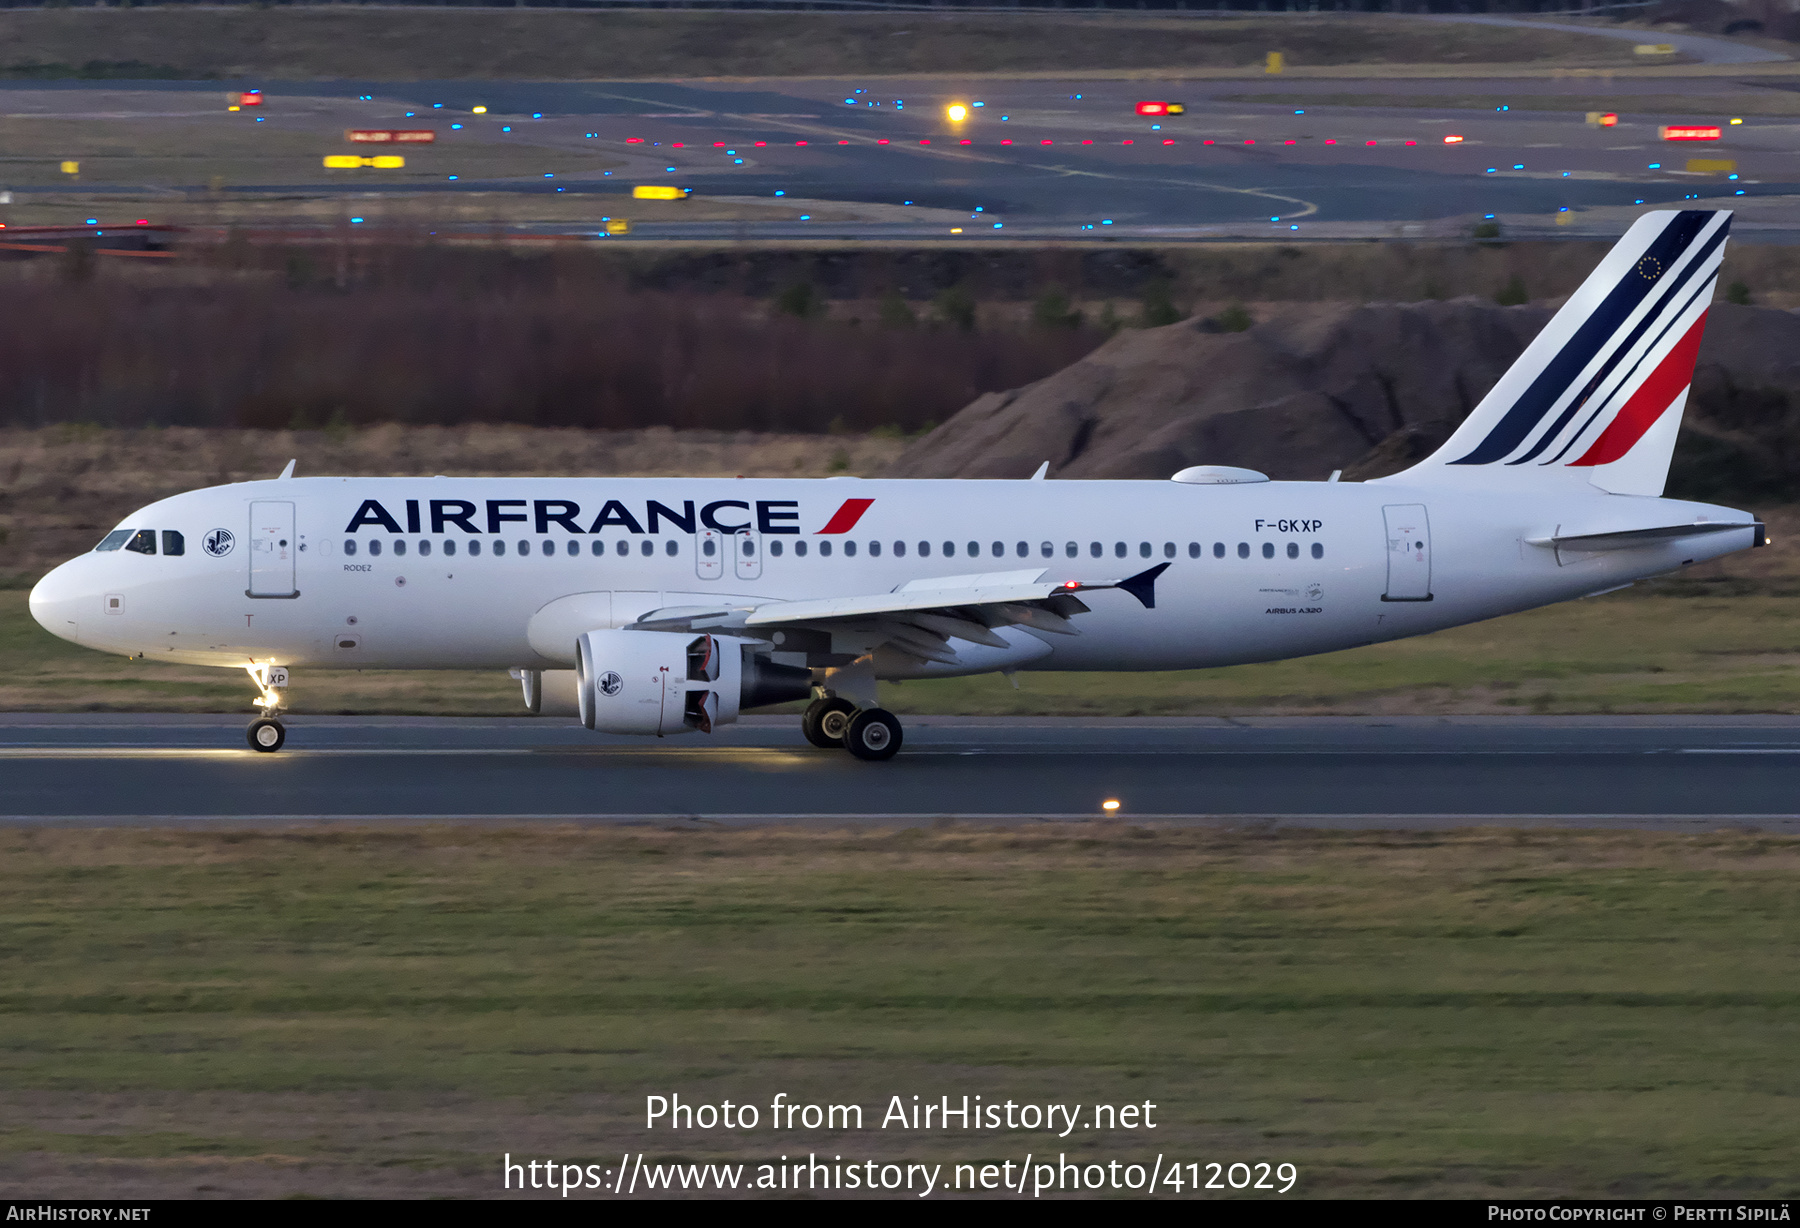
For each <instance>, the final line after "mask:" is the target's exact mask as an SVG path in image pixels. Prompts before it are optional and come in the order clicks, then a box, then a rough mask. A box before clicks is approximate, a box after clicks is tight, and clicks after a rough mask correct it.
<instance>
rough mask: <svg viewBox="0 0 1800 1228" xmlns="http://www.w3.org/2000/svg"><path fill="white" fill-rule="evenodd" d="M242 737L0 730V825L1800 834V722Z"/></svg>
mask: <svg viewBox="0 0 1800 1228" xmlns="http://www.w3.org/2000/svg"><path fill="white" fill-rule="evenodd" d="M243 724H244V722H243V720H241V719H239V718H235V717H210V716H209V717H157V716H121V715H66V716H65V715H34V714H25V713H19V714H8V715H5V716H3V717H0V780H3V781H4V784H3V785H0V812H3V813H0V824H7V825H14V826H18V825H43V824H56V825H67V824H84V825H93V826H111V825H131V826H160V825H169V826H176V825H187V824H201V825H206V826H212V825H217V824H220V823H232V824H251V825H267V824H292V823H297V822H298V823H313V822H339V823H396V822H399V823H409V822H441V821H450V822H466V823H518V822H530V823H538V822H556V823H565V822H576V823H608V824H652V825H658V826H670V825H675V826H684V825H686V826H694V825H707V826H728V827H732V826H756V825H765V824H796V823H797V824H803V825H831V826H844V825H852V826H856V825H867V826H875V827H883V826H888V827H904V826H917V825H930V824H941V823H945V822H970V823H986V824H1038V823H1068V824H1078V823H1079V824H1085V823H1092V822H1102V821H1116V822H1142V823H1212V824H1225V825H1239V826H1242V825H1249V826H1259V827H1284V826H1303V827H1328V828H1345V829H1390V828H1391V829H1415V830H1416V829H1433V828H1453V827H1463V826H1471V825H1498V826H1525V827H1617V828H1640V829H1649V830H1664V831H1706V830H1715V829H1743V828H1746V827H1749V828H1754V829H1758V830H1764V831H1769V832H1776V833H1791V832H1800V803H1797V802H1796V794H1795V790H1794V780H1795V778H1796V774H1797V773H1800V718H1791V717H1541V718H1540V717H1494V718H1477V717H1462V718H1457V717H1451V718H1426V717H1381V718H1377V717H1366V718H1351V717H1320V718H1230V719H1223V718H1136V719H1132V718H1122V719H1105V718H996V717H914V718H910V719H908V720H907V722H906V731H907V732H906V747H905V749H904V750H903V751H902V752H901V753H900V755H899V756H898V757H897V758H896V759H894V760H892V761H890V762H888V763H882V764H871V763H862V762H859V761H857V760H854V759H852V758H850V757H849V756H848V755H846V754H844V753H842V752H838V751H823V750H817V749H815V748H813V747H811V746H808V745H807V744H806V743H805V742H804V741H803V740H802V739H801V737H800V734H799V730H798V722H797V721H796V720H795V719H794V718H791V717H790V718H780V717H756V718H750V719H749V720H747V721H746V722H744V723H741V724H739V725H736V726H732V727H729V728H727V729H725V730H722V731H721V732H720V734H719V735H717V736H716V737H713V738H707V737H704V736H703V735H698V734H694V735H688V736H686V737H681V738H671V739H666V740H662V741H656V740H639V739H626V738H616V737H608V736H604V735H594V734H590V733H587V732H586V731H585V730H583V729H581V728H580V727H579V726H576V725H573V724H572V723H569V722H565V721H561V720H555V721H552V720H534V719H517V720H510V719H490V718H468V719H464V718H425V717H416V718H415V717H390V718H380V717H369V718H353V717H304V716H299V717H293V718H291V719H290V720H289V722H288V727H289V736H288V741H287V747H286V748H285V749H284V750H282V751H281V752H279V753H277V754H273V755H264V754H258V753H256V752H253V751H251V750H249V749H247V748H246V747H245V746H244V744H243V740H242V729H243ZM1108 799H1116V800H1117V801H1118V802H1119V803H1120V806H1119V809H1118V811H1117V812H1116V814H1115V815H1113V816H1108V815H1107V814H1106V812H1104V811H1103V810H1102V809H1101V806H1102V803H1103V802H1104V801H1106V800H1108Z"/></svg>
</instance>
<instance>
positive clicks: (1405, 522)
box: [1381, 503, 1431, 601]
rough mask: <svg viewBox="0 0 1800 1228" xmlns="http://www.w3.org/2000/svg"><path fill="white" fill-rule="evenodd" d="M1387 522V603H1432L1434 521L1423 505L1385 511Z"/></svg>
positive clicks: (1395, 506)
mask: <svg viewBox="0 0 1800 1228" xmlns="http://www.w3.org/2000/svg"><path fill="white" fill-rule="evenodd" d="M1381 515H1382V518H1383V519H1384V520H1385V521H1386V522H1387V592H1385V593H1383V594H1382V596H1381V599H1382V600H1383V601H1430V600H1431V520H1430V518H1429V517H1427V516H1426V514H1425V505H1424V504H1423V503H1393V504H1389V505H1388V506H1386V507H1384V508H1382V509H1381Z"/></svg>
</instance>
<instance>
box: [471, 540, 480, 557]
mask: <svg viewBox="0 0 1800 1228" xmlns="http://www.w3.org/2000/svg"><path fill="white" fill-rule="evenodd" d="M469 556H470V557H471V558H479V557H480V556H481V539H480V538H479V537H478V538H476V539H475V540H474V541H472V542H470V543H469Z"/></svg>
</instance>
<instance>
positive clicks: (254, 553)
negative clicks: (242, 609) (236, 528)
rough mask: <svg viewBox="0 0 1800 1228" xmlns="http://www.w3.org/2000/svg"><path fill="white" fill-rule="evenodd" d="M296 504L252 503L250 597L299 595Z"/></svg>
mask: <svg viewBox="0 0 1800 1228" xmlns="http://www.w3.org/2000/svg"><path fill="white" fill-rule="evenodd" d="M294 544H295V539H294V505H293V504H292V503H285V502H256V503H252V504H251V505H250V587H249V588H248V589H246V590H245V596H248V597H298V596H299V595H300V591H299V590H298V589H297V588H295V587H294Z"/></svg>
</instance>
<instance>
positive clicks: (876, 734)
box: [800, 695, 902, 761]
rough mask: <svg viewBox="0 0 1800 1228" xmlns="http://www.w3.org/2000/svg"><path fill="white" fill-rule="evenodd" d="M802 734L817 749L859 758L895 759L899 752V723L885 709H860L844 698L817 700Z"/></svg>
mask: <svg viewBox="0 0 1800 1228" xmlns="http://www.w3.org/2000/svg"><path fill="white" fill-rule="evenodd" d="M800 731H801V732H802V733H804V734H805V735H806V740H807V741H808V742H811V743H812V744H813V745H814V746H818V747H821V748H823V749H826V750H835V749H838V748H840V747H841V748H842V749H844V750H847V751H849V752H850V753H851V754H852V755H855V756H856V757H857V758H858V759H868V760H872V761H879V760H882V759H892V758H893V757H894V754H895V752H897V751H898V750H899V749H900V743H901V740H902V739H901V733H900V720H899V718H898V717H896V716H895V715H894V714H893V713H892V712H889V711H887V710H886V709H884V708H858V707H857V706H856V705H855V704H853V703H851V702H850V701H849V700H847V699H844V698H843V697H841V696H837V695H832V696H827V697H825V698H823V699H815V700H814V701H813V703H812V706H811V707H809V708H807V710H806V714H805V715H804V716H802V717H801V718H800Z"/></svg>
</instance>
